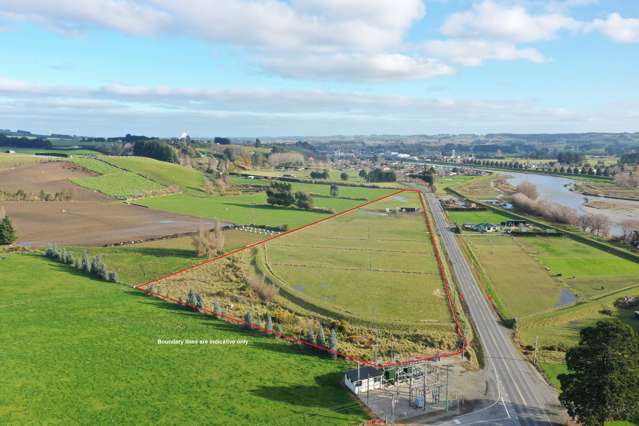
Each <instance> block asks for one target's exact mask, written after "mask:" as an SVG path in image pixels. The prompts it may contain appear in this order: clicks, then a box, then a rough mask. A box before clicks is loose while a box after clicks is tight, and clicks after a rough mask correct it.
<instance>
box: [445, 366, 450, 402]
mask: <svg viewBox="0 0 639 426" xmlns="http://www.w3.org/2000/svg"><path fill="white" fill-rule="evenodd" d="M448 367H450V366H449V365H447V366H446V412H448Z"/></svg>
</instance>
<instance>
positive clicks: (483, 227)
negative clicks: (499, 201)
mask: <svg viewBox="0 0 639 426" xmlns="http://www.w3.org/2000/svg"><path fill="white" fill-rule="evenodd" d="M476 229H477V231H479V232H495V231H498V230H499V228H498V227H497V225H493V224H492V223H480V224H479V225H477V226H476Z"/></svg>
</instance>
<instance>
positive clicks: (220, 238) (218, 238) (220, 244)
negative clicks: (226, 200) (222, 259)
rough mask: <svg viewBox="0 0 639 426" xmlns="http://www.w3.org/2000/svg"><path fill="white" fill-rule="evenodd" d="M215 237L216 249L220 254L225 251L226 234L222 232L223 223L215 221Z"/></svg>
mask: <svg viewBox="0 0 639 426" xmlns="http://www.w3.org/2000/svg"><path fill="white" fill-rule="evenodd" d="M213 236H214V237H215V249H216V250H217V252H218V253H221V252H223V251H224V232H222V223H221V222H220V221H217V220H216V221H215V225H214V226H213Z"/></svg>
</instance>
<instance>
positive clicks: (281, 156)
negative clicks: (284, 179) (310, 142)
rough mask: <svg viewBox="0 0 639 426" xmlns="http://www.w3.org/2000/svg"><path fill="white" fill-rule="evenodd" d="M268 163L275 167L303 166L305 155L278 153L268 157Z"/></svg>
mask: <svg viewBox="0 0 639 426" xmlns="http://www.w3.org/2000/svg"><path fill="white" fill-rule="evenodd" d="M268 162H269V163H270V164H271V165H272V166H273V167H277V166H286V165H291V166H301V165H303V164H304V154H301V153H299V152H278V153H275V154H271V155H269V157H268Z"/></svg>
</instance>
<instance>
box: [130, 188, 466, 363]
mask: <svg viewBox="0 0 639 426" xmlns="http://www.w3.org/2000/svg"><path fill="white" fill-rule="evenodd" d="M404 192H412V193H417V194H418V196H419V201H420V204H421V206H422V212H423V215H424V220H425V221H426V226H427V228H428V230H429V236H430V240H431V243H432V245H433V250H434V252H435V257H436V259H437V264H438V267H439V272H440V276H441V279H442V283H443V286H444V291H445V293H446V296H447V300H448V307H449V309H450V312H451V316H452V318H453V322H454V323H455V326H456V331H457V334H458V337H459V338H460V341H461V348H460V349H458V350H456V351H453V352H447V353H443V354H438V355H431V356H416V357H414V358H412V359H410V360H406V361H400V362H389V363H385V364H382V365H378V364H375V363H373V362H371V361H367V360H364V359H361V358H357V357H352V356H349V355H347V354H343V353H339V352H336V351H333V350H331V349H330V348H329V347H326V346H320V345H316V344H314V343H310V342H307V341H306V340H303V339H300V338H298V337H294V336H289V335H284V334H279V333H273V334H275V335H277V336H278V337H280V338H282V339H284V340H287V341H289V342H291V343H295V344H299V345H303V346H307V347H310V348H313V349H316V350H320V351H323V352H327V353H330V354H334V355H337V356H340V357H342V358H344V359H346V360H349V361H353V362H356V363H358V364H360V365H368V366H371V367H377V368H379V367H393V366H399V365H405V364H411V363H415V362H420V361H426V360H432V359H435V358H440V357H444V358H445V357H452V356H457V355H462V354H463V353H464V352H465V350H466V346H467V343H468V342H467V339H466V335H465V333H464V330H463V328H462V324H461V321H460V320H459V318H458V315H457V310H456V309H455V304H454V300H453V296H452V293H451V289H450V284H449V282H448V278H447V276H446V273H445V270H444V265H443V263H442V259H441V254H440V251H439V246H438V245H437V242H436V240H435V235H434V232H433V225H432V223H431V220H430V218H429V216H428V211H429V210H428V208H427V206H426V201H425V199H424V195H423V194H422V192H421V191H419V190H417V189H400V190H398V191H395V192H393V193H391V194H388V195H385V196H383V197H380V198H377V199H375V200H371V201H368V202H366V203H363V204H360V205H358V206H355V207H352V208H350V209H348V210H344V211H342V212H339V213H335V214H333V215H331V216H328V217H325V218H322V219H319V220H316V221H314V222H311V223H309V224H306V225H303V226H300V227H299V228H295V229H291V230H289V231H286V232H283V233H281V234H278V235H274V236H271V237H269V238H266V239H264V240H261V241H258V242H255V243H252V244H248V245H246V246H244V247H240V248H238V249H236V250H232V251H230V252H228V253H225V254H222V255H220V256H216V257H213V258H210V259H207V260H204V261H202V262H199V263H196V264H195V265H191V266H188V267H186V268H182V269H180V270H178V271H175V272H172V273H170V274H167V275H164V276H162V277H159V278H156V279H153V280H151V281H147V282H145V283H141V284H138V285H136V286H134V288H135V289H137V290H140V291H142V292H144V293H146V294H148V295H150V296H153V297H157V298H160V299H163V300H167V301H170V302H173V303H178V304H180V303H181V304H182V305H183V306H185V307H187V308H189V309H193V310H195V309H196V307H195V306H192V305H189V304H188V303H185V302H183V301H180V300H178V299H175V298H172V297H169V296H166V295H162V294H160V293H157V292H156V293H154V292H150V291H148V290H147V287H149V286H150V285H152V284H155V283H158V282H161V281H164V280H166V279H169V278H173V277H176V276H178V275H181V274H183V273H185V272H188V271H191V270H193V269H197V268H199V267H201V266H204V265H207V264H209V263H212V262H215V261H218V260H220V259H224V258H226V257H229V256H232V255H234V254H237V253H240V252H244V251H246V250H250V249H252V248H256V247H258V246H261V245H263V244H265V243H267V242H269V241H271V240H274V239H276V238H281V237H283V236H285V235H289V234H292V233H295V232H299V231H301V230H303V229H306V228H309V227H311V226H315V225H318V224H320V223H323V222H326V221H328V220H331V219H334V218H336V217H339V216H343V215H346V214H348V213H351V212H354V211H356V210H359V209H361V208H363V207H366V206H368V205H370V204H373V203H376V202H379V201H382V200H385V199H387V198H390V197H393V196H396V195H399V194H401V193H404ZM200 310H201V312H202V313H204V314H206V315H214V312H213V311H211V310H209V309H207V308H202V309H200ZM216 317H217V318H220V319H223V320H225V321H228V322H230V323H233V324H237V325H246V324H245V321H244V320H243V319H241V318H236V317H233V316H231V315H216ZM251 328H253V329H256V330H260V331H262V332H267V330H266V329H263V328H262V327H260V326H255V325H253V326H251Z"/></svg>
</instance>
